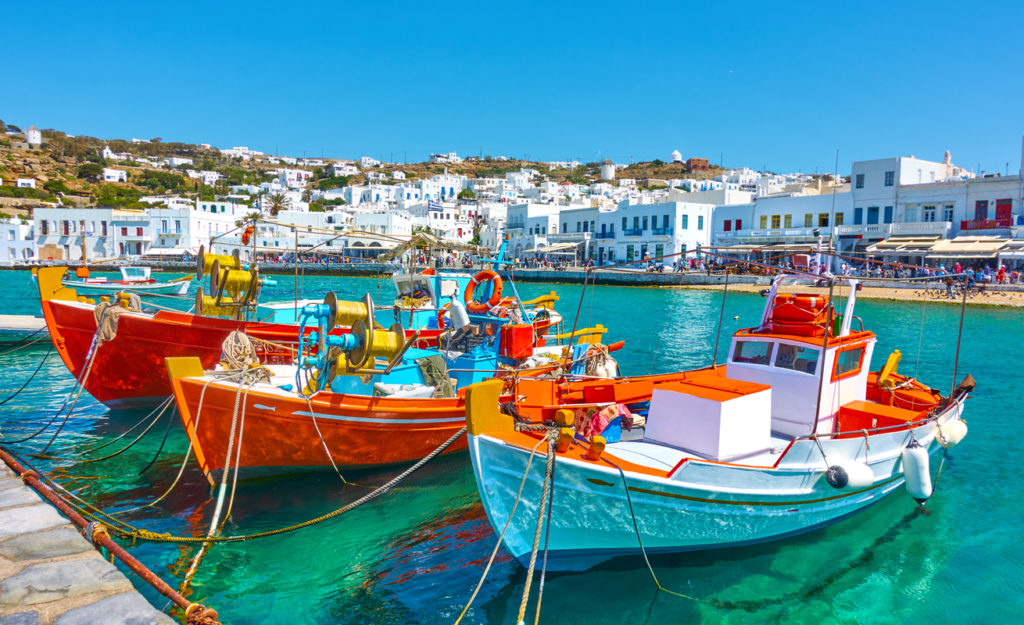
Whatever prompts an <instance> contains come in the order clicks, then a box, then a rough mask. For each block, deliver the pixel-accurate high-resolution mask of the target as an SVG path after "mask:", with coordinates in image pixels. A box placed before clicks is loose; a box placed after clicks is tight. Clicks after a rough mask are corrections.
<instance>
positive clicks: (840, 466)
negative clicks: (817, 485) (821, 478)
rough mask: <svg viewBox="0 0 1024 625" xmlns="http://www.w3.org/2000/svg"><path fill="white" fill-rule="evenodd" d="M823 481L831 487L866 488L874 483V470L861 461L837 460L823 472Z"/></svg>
mask: <svg viewBox="0 0 1024 625" xmlns="http://www.w3.org/2000/svg"><path fill="white" fill-rule="evenodd" d="M825 481H827V482H828V485H829V486H831V487H832V488H866V487H868V486H871V485H872V484H874V483H875V472H874V471H872V470H871V467H869V466H868V465H866V464H864V463H863V462H854V461H852V460H847V461H842V462H837V463H835V464H833V465H831V466H830V467H829V468H828V471H826V472H825Z"/></svg>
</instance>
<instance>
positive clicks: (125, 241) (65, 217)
mask: <svg viewBox="0 0 1024 625" xmlns="http://www.w3.org/2000/svg"><path fill="white" fill-rule="evenodd" d="M32 219H33V228H32V231H33V233H34V235H35V243H36V250H37V254H38V258H39V259H40V260H47V259H52V260H79V261H80V260H81V259H82V242H83V239H84V241H85V247H86V253H87V254H88V258H89V259H91V260H98V259H104V258H114V257H117V256H137V255H142V254H145V253H146V252H147V251H148V250H149V247H150V245H151V244H152V240H153V237H152V232H151V226H150V218H149V215H147V214H146V213H145V212H143V211H129V210H122V209H117V208H63V207H58V208H37V209H35V210H34V211H33V214H32Z"/></svg>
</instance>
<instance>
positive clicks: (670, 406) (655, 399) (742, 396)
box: [644, 385, 772, 461]
mask: <svg viewBox="0 0 1024 625" xmlns="http://www.w3.org/2000/svg"><path fill="white" fill-rule="evenodd" d="M757 386H759V387H761V389H762V390H757V391H754V392H749V393H723V392H721V391H719V390H717V389H714V390H713V389H703V388H700V387H695V388H693V389H692V390H691V389H689V388H688V389H687V390H685V391H677V390H671V391H669V390H663V389H655V390H654V394H653V395H652V396H651V408H650V411H649V412H648V415H647V425H646V429H645V430H644V438H645V439H647V440H651V441H655V442H659V443H664V444H666V445H672V446H673V447H678V448H680V449H684V450H686V451H690V452H693V453H694V454H696V455H699V456H703V457H705V458H708V459H709V460H718V461H724V460H730V459H734V458H739V457H742V456H747V455H751V454H756V453H759V452H762V451H764V450H766V449H768V448H769V447H771V429H772V414H771V413H772V395H771V392H772V391H771V388H769V387H766V386H763V385H757Z"/></svg>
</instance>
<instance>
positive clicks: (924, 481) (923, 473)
mask: <svg viewBox="0 0 1024 625" xmlns="http://www.w3.org/2000/svg"><path fill="white" fill-rule="evenodd" d="M903 478H904V481H905V483H906V485H907V492H909V493H910V496H911V497H913V498H914V500H915V501H916V502H917V503H919V504H921V505H924V502H926V501H928V498H929V497H931V496H932V474H931V471H930V470H929V468H928V450H927V449H925V448H924V447H923V446H922V445H921V443H919V442H917V439H916V438H911V439H910V444H909V445H907V446H906V447H904V448H903Z"/></svg>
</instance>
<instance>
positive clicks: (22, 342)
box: [0, 325, 52, 356]
mask: <svg viewBox="0 0 1024 625" xmlns="http://www.w3.org/2000/svg"><path fill="white" fill-rule="evenodd" d="M45 329H46V326H45V325H44V326H43V327H41V328H39V329H38V330H36V331H34V332H32V334H29V335H28V336H26V337H25V338H23V339H21V340H20V341H18V342H17V343H15V344H14V346H13V347H11V348H10V349H8V350H6V351H3V352H0V356H6V355H7V354H13V353H14V352H16V351H18V350H21V349H24V348H26V347H31V346H33V345H35V344H36V343H38V342H39V341H45V340H46V339H48V338H50V337H49V335H47V336H41V337H39V338H37V339H36V340H34V341H31V339H32V337H34V336H35V335H37V334H39V333H40V332H42V331H43V330H45ZM30 341H31V342H30ZM51 345H52V342H51Z"/></svg>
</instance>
